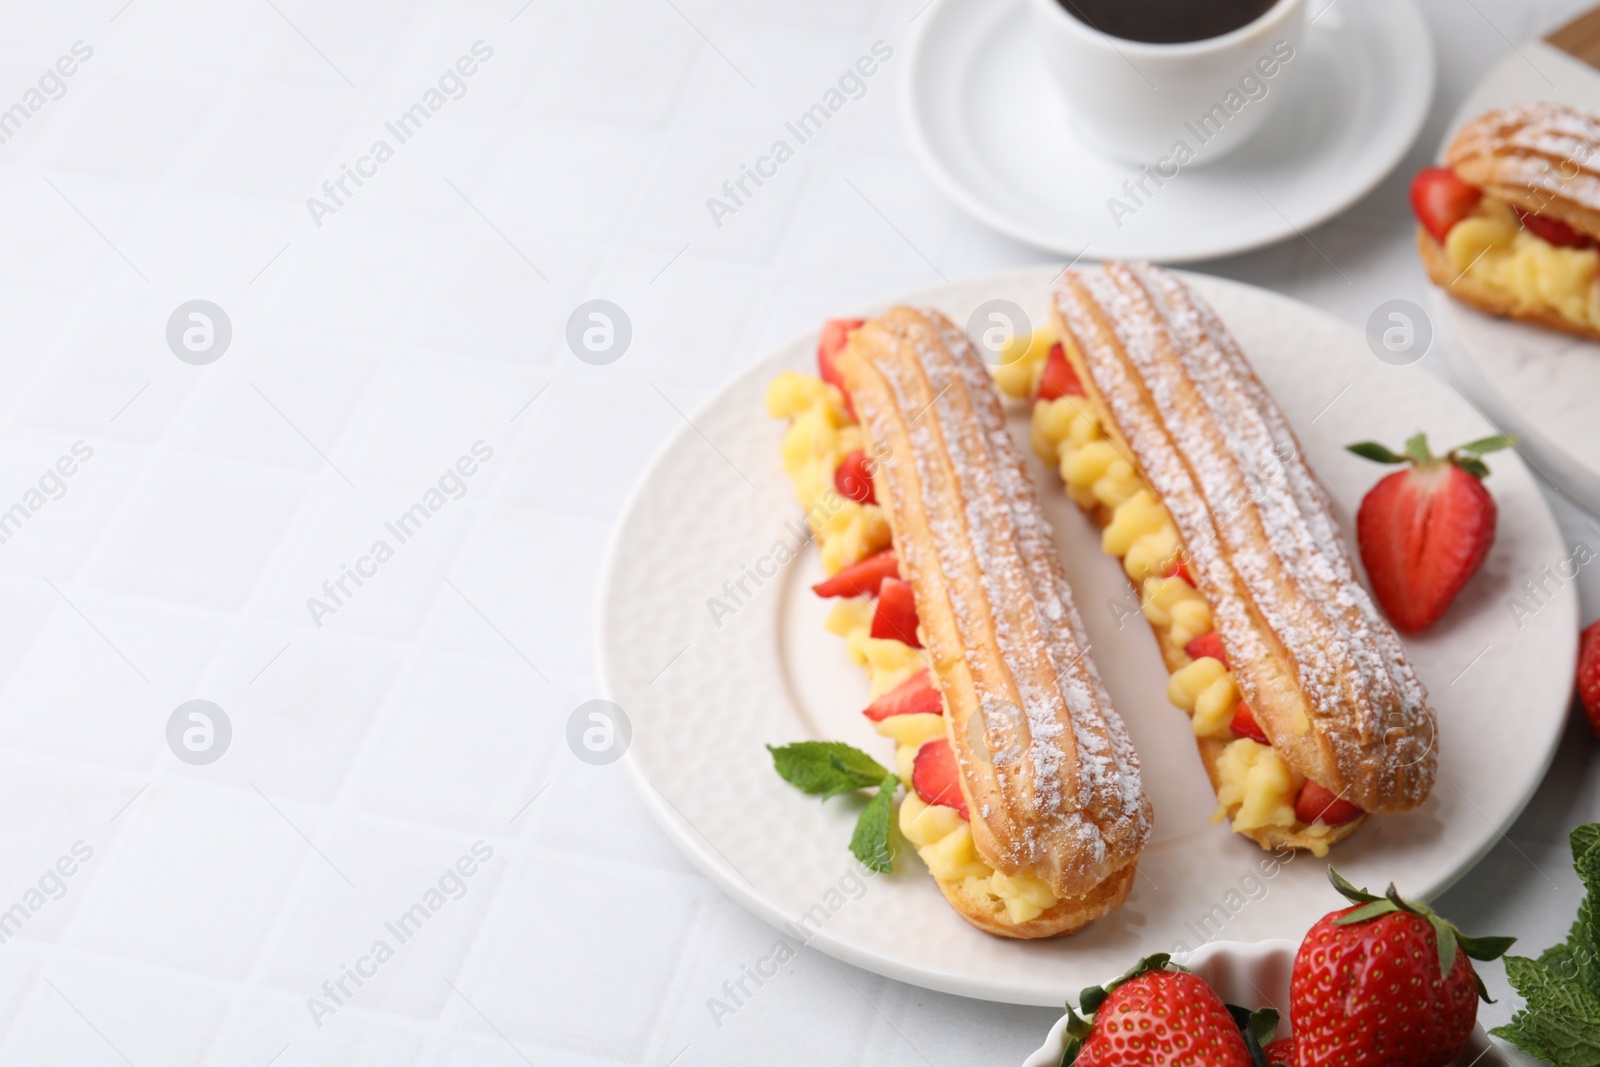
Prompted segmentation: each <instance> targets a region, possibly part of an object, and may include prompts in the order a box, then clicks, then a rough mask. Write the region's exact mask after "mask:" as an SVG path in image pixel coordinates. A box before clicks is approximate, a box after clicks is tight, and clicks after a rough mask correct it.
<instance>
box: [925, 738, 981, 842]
mask: <svg viewBox="0 0 1600 1067" xmlns="http://www.w3.org/2000/svg"><path fill="white" fill-rule="evenodd" d="M911 788H913V789H915V790H916V791H917V796H919V797H921V798H922V799H923V802H924V803H928V804H943V805H944V806H945V807H947V808H954V809H956V810H957V811H959V812H960V813H961V817H962V818H963V819H966V820H967V821H968V822H971V821H972V820H971V817H970V816H968V815H967V798H966V797H964V796H962V795H961V771H960V769H959V768H957V767H956V754H955V751H954V750H953V749H951V747H950V742H949V740H948V739H946V738H943V737H936V738H934V739H933V740H932V741H927V742H924V743H923V746H922V747H921V748H919V749H917V756H916V759H914V760H912V761H911Z"/></svg>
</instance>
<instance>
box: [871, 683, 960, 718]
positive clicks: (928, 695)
mask: <svg viewBox="0 0 1600 1067" xmlns="http://www.w3.org/2000/svg"><path fill="white" fill-rule="evenodd" d="M861 714H863V715H865V716H866V717H867V718H869V719H871V720H872V721H873V722H882V721H883V720H884V719H887V718H888V717H889V716H891V715H943V714H944V697H943V696H942V695H941V694H940V692H939V687H938V686H937V685H935V684H934V682H933V672H932V671H919V672H918V673H916V674H913V675H912V676H911V677H910V678H907V679H906V680H905V681H903V682H901V683H900V684H899V685H897V686H895V687H894V688H893V689H891V690H889V691H888V692H887V693H885V694H883V696H881V697H879V698H878V699H877V700H874V701H873V702H872V703H871V704H869V705H867V709H866V710H865V711H863V712H862V713H861Z"/></svg>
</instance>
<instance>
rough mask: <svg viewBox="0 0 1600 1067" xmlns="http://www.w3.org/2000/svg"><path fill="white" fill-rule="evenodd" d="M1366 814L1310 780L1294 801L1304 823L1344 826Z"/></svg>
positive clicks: (1298, 817) (1297, 813)
mask: <svg viewBox="0 0 1600 1067" xmlns="http://www.w3.org/2000/svg"><path fill="white" fill-rule="evenodd" d="M1241 706H1242V705H1241ZM1258 729H1259V727H1258ZM1365 814H1366V812H1364V811H1362V810H1361V809H1360V808H1358V807H1356V806H1355V805H1354V804H1352V803H1350V802H1349V801H1348V800H1344V799H1343V798H1341V797H1340V796H1339V795H1338V794H1337V793H1335V792H1334V791H1333V790H1331V789H1328V788H1326V787H1324V786H1320V785H1318V784H1317V783H1316V782H1313V781H1311V779H1309V778H1308V779H1306V784H1305V785H1303V786H1301V787H1300V795H1299V796H1297V797H1295V800H1294V817H1295V818H1297V819H1299V820H1300V821H1301V822H1303V823H1314V822H1320V823H1322V824H1323V825H1324V826H1343V825H1344V824H1345V823H1347V822H1355V821H1356V820H1357V819H1359V818H1361V816H1363V815H1365Z"/></svg>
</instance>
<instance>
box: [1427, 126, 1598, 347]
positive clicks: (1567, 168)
mask: <svg viewBox="0 0 1600 1067" xmlns="http://www.w3.org/2000/svg"><path fill="white" fill-rule="evenodd" d="M1597 165H1600V116H1597V115H1593V114H1590V113H1588V112H1585V111H1580V110H1579V109H1577V108H1574V107H1567V106H1565V105H1562V104H1550V103H1531V104H1520V105H1518V106H1516V107H1511V108H1503V109H1500V110H1496V111H1490V112H1487V113H1486V114H1483V115H1480V116H1479V117H1477V118H1475V119H1473V120H1472V121H1471V122H1469V123H1467V124H1466V125H1465V126H1463V127H1462V128H1461V131H1460V132H1459V133H1458V134H1457V135H1456V137H1455V139H1454V140H1452V141H1451V143H1450V147H1449V149H1448V150H1447V151H1446V153H1445V165H1444V166H1439V167H1428V168H1427V169H1425V170H1423V171H1422V172H1420V173H1419V174H1418V175H1417V176H1416V178H1415V179H1414V180H1413V182H1412V185H1411V204H1412V208H1413V210H1414V211H1415V213H1416V215H1417V219H1418V221H1419V223H1420V225H1419V226H1418V228H1417V246H1418V249H1419V250H1420V252H1421V254H1422V261H1423V263H1424V265H1425V266H1426V267H1427V270H1428V277H1429V278H1430V279H1432V281H1433V283H1434V284H1435V285H1438V286H1440V287H1442V288H1443V289H1444V290H1445V291H1446V292H1448V293H1449V294H1450V295H1451V296H1453V297H1455V298H1456V299H1457V300H1460V301H1462V302H1463V303H1466V304H1469V305H1471V306H1472V307H1475V308H1477V309H1478V310H1480V311H1485V312H1488V313H1489V314H1491V315H1503V316H1509V317H1511V318H1517V319H1524V320H1526V321H1528V322H1535V323H1539V324H1541V325H1544V326H1549V327H1552V328H1554V329H1558V330H1565V331H1567V332H1569V333H1575V334H1579V335H1582V336H1584V337H1590V338H1595V339H1600V284H1597V281H1596V278H1597V268H1600V251H1597V249H1596V239H1597V238H1600V166H1597Z"/></svg>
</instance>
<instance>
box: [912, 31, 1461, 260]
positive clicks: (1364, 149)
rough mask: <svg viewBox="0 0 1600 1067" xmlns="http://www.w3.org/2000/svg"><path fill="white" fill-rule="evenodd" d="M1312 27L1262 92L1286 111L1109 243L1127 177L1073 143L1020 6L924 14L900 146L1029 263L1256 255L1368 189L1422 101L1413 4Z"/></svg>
mask: <svg viewBox="0 0 1600 1067" xmlns="http://www.w3.org/2000/svg"><path fill="white" fill-rule="evenodd" d="M1319 10H1320V12H1321V13H1320V14H1318V13H1317V12H1318V11H1319ZM1312 15H1313V21H1312V23H1311V25H1310V26H1309V27H1308V29H1307V33H1306V43H1305V46H1304V48H1303V49H1302V51H1301V54H1300V55H1298V56H1297V57H1296V58H1295V59H1294V63H1295V64H1296V65H1297V68H1296V69H1295V71H1294V73H1295V75H1296V80H1295V81H1293V82H1288V83H1285V84H1284V86H1283V88H1282V89H1281V90H1273V91H1282V92H1285V93H1288V94H1289V98H1287V99H1284V100H1283V101H1281V102H1280V106H1279V108H1278V110H1277V111H1276V112H1274V114H1273V115H1272V116H1271V118H1270V119H1269V121H1268V124H1267V126H1266V127H1265V128H1263V129H1262V130H1261V132H1260V133H1259V134H1258V135H1257V136H1256V137H1255V138H1254V139H1253V140H1252V141H1250V143H1248V144H1247V145H1245V146H1244V147H1243V148H1242V149H1240V150H1239V151H1238V152H1237V153H1235V154H1234V155H1231V156H1229V157H1227V158H1226V159H1223V160H1219V161H1218V162H1216V163H1215V164H1214V165H1211V166H1206V167H1200V166H1191V167H1187V168H1185V169H1184V170H1182V171H1181V172H1179V175H1178V176H1177V177H1176V178H1173V179H1171V180H1169V181H1168V182H1167V183H1166V184H1165V185H1164V186H1162V187H1161V188H1159V189H1153V195H1152V196H1151V197H1150V198H1149V199H1147V200H1146V201H1145V202H1144V204H1143V205H1141V206H1138V207H1137V209H1136V211H1135V213H1134V214H1133V215H1131V216H1123V217H1121V218H1120V220H1118V221H1120V222H1121V226H1120V228H1119V227H1118V226H1117V225H1115V222H1114V220H1113V218H1112V215H1111V211H1110V210H1109V209H1108V207H1107V200H1108V198H1110V197H1112V196H1119V197H1124V199H1125V202H1126V197H1125V195H1124V194H1123V193H1122V191H1121V190H1122V184H1123V182H1124V181H1126V180H1128V179H1130V178H1132V179H1137V178H1138V177H1139V176H1140V174H1139V171H1138V169H1137V168H1135V167H1132V166H1129V165H1127V164H1124V163H1118V162H1115V161H1113V160H1110V159H1106V158H1104V157H1101V156H1098V155H1095V154H1094V153H1093V152H1091V151H1090V150H1089V149H1088V148H1086V147H1084V146H1083V144H1082V142H1081V141H1080V140H1079V139H1078V137H1077V135H1076V134H1075V133H1074V132H1073V131H1072V128H1071V124H1070V122H1069V119H1068V111H1067V105H1066V103H1065V102H1064V101H1063V100H1062V98H1061V96H1060V94H1059V93H1058V91H1057V90H1056V87H1055V84H1054V82H1052V81H1051V80H1050V76H1049V73H1048V71H1046V69H1045V67H1044V64H1043V62H1042V60H1040V58H1039V57H1038V55H1037V54H1036V50H1035V48H1034V42H1033V40H1032V38H1031V36H1030V28H1029V23H1028V11H1027V5H1026V4H1025V3H1023V2H1022V0H934V3H933V5H932V7H930V8H929V9H928V10H927V12H925V13H924V14H923V15H922V16H921V17H920V18H919V19H918V20H917V31H916V34H915V36H914V38H913V40H912V42H911V45H910V49H909V51H910V56H909V59H908V60H907V62H906V65H905V67H904V68H903V71H902V74H903V78H902V83H901V91H902V99H903V102H904V106H905V113H906V117H907V120H908V122H907V126H908V128H909V130H910V134H911V140H912V143H913V144H914V145H915V146H916V150H917V153H918V155H919V156H920V157H921V159H922V162H923V165H924V166H925V167H926V168H927V170H928V171H929V173H931V174H932V175H933V177H934V180H935V181H936V182H937V183H938V184H939V186H940V187H941V188H942V189H943V190H944V192H945V193H946V194H947V195H948V196H949V197H950V198H951V199H953V200H954V201H955V202H956V203H957V204H959V205H960V206H961V207H962V208H963V209H965V210H966V211H968V212H970V213H971V214H972V215H974V216H975V217H977V218H978V219H980V220H981V221H983V222H985V223H987V224H988V225H990V226H993V227H994V228H995V229H997V230H1000V231H1001V232H1002V233H1005V234H1007V235H1009V236H1011V237H1015V238H1016V239H1017V240H1019V241H1025V242H1027V243H1028V244H1032V245H1037V246H1039V247H1040V248H1046V249H1050V250H1052V251H1055V252H1059V253H1062V254H1064V255H1067V256H1077V255H1080V254H1081V255H1088V256H1091V257H1092V258H1095V259H1113V258H1117V259H1151V260H1156V261H1159V262H1163V263H1183V262H1189V261H1192V260H1197V259H1207V258H1211V257H1214V256H1224V255H1230V254H1232V253H1235V252H1243V251H1246V250H1248V249H1251V248H1258V247H1260V246H1261V245H1265V244H1270V243H1272V242H1273V241H1278V240H1281V239H1283V238H1285V237H1290V236H1293V235H1294V234H1295V233H1296V232H1298V231H1304V230H1308V229H1310V228H1311V227H1313V226H1316V225H1317V224H1318V223H1321V222H1323V221H1325V220H1326V219H1328V218H1331V217H1332V216H1334V215H1336V214H1338V213H1339V212H1341V211H1343V210H1344V209H1345V208H1347V207H1349V206H1350V205H1351V204H1353V203H1354V202H1355V201H1357V200H1359V199H1360V198H1361V197H1362V196H1364V195H1365V194H1366V193H1367V192H1368V191H1370V190H1371V189H1372V188H1373V187H1374V186H1375V185H1377V184H1378V182H1379V181H1381V180H1382V179H1383V177H1384V176H1385V175H1386V174H1388V173H1389V171H1390V170H1391V169H1392V168H1393V167H1394V165H1395V164H1396V163H1398V162H1399V161H1400V158H1401V157H1402V156H1403V155H1404V154H1405V152H1406V150H1407V149H1408V148H1409V147H1410V145H1411V142H1412V141H1413V140H1414V139H1415V138H1416V136H1417V132H1418V131H1419V130H1420V129H1421V127H1422V121H1423V118H1424V117H1425V116H1426V114H1427V111H1428V104H1429V101H1430V100H1431V99H1432V96H1433V80H1434V68H1433V43H1432V39H1431V38H1430V37H1429V35H1428V28H1427V24H1426V23H1425V22H1424V21H1423V18H1422V15H1421V13H1420V12H1419V11H1418V10H1417V8H1416V5H1415V4H1414V3H1413V2H1412V0H1334V2H1333V3H1331V4H1329V5H1328V6H1326V7H1319V6H1318V5H1317V4H1315V3H1314V4H1313V7H1312ZM1205 107H1206V104H1204V103H1202V102H1197V104H1196V112H1197V113H1198V112H1199V111H1201V110H1204V108H1205ZM1155 162H1156V161H1155V160H1152V161H1151V163H1155Z"/></svg>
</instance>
